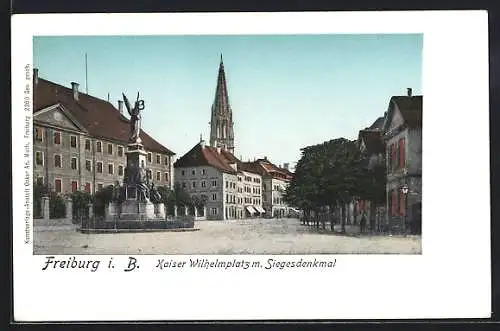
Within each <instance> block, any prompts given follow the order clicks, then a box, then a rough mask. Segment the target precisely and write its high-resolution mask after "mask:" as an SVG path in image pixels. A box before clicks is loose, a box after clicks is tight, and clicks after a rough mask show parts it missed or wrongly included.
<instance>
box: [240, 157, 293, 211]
mask: <svg viewBox="0 0 500 331" xmlns="http://www.w3.org/2000/svg"><path fill="white" fill-rule="evenodd" d="M246 165H247V166H249V167H252V168H253V169H255V172H256V173H259V174H260V175H261V176H262V206H263V209H264V211H265V216H266V217H286V216H287V215H288V205H287V204H286V203H285V200H284V195H285V192H286V189H287V188H288V185H289V184H290V181H291V180H292V176H293V174H292V173H291V172H290V171H289V170H288V164H285V165H284V166H283V167H280V166H277V165H275V164H273V163H272V162H270V161H269V160H268V159H267V157H264V158H263V159H258V160H256V161H253V162H247V163H246Z"/></svg>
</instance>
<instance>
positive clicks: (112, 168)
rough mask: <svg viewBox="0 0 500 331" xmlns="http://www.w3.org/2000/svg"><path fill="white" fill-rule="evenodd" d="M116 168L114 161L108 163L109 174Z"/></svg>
mask: <svg viewBox="0 0 500 331" xmlns="http://www.w3.org/2000/svg"><path fill="white" fill-rule="evenodd" d="M113 170H114V166H113V163H108V174H110V175H112V174H113Z"/></svg>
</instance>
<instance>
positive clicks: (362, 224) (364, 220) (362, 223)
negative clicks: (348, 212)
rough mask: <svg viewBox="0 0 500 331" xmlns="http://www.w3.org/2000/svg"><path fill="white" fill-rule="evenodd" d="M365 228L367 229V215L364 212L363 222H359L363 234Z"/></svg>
mask: <svg viewBox="0 0 500 331" xmlns="http://www.w3.org/2000/svg"><path fill="white" fill-rule="evenodd" d="M365 227H366V214H365V212H364V211H363V213H362V214H361V220H360V222H359V230H360V232H361V233H363V232H365Z"/></svg>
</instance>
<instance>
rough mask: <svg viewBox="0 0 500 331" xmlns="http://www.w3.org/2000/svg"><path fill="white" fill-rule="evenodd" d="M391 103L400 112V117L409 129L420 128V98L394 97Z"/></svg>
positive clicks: (418, 96) (417, 96) (419, 96)
mask: <svg viewBox="0 0 500 331" xmlns="http://www.w3.org/2000/svg"><path fill="white" fill-rule="evenodd" d="M392 103H394V104H396V105H397V106H398V108H399V111H400V112H401V116H403V119H404V120H405V122H406V124H408V126H409V127H411V128H415V127H419V126H422V96H421V95H416V96H394V97H392V98H391V103H390V104H391V106H390V107H392Z"/></svg>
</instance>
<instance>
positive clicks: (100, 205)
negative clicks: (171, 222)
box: [33, 183, 207, 220]
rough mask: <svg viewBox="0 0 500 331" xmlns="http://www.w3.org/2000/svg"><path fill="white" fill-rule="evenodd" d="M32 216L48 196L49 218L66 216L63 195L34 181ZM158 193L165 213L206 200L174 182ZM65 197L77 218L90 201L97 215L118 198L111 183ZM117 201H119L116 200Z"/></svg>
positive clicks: (37, 214) (85, 213)
mask: <svg viewBox="0 0 500 331" xmlns="http://www.w3.org/2000/svg"><path fill="white" fill-rule="evenodd" d="M33 187H34V194H33V195H34V208H33V209H34V216H35V218H39V217H41V215H42V210H41V209H42V197H43V196H48V197H49V210H50V218H63V217H65V216H66V201H65V195H61V194H57V193H56V192H54V191H51V190H50V189H49V188H48V186H47V185H44V184H40V183H35V184H34V186H33ZM157 189H158V191H159V193H160V195H161V202H162V203H164V204H165V206H167V213H168V214H169V215H173V214H174V208H175V206H176V205H177V206H178V207H184V206H186V207H188V208H198V209H199V210H201V209H203V207H204V206H205V204H206V202H207V197H206V196H194V197H191V196H190V195H189V194H188V193H187V192H186V191H185V190H184V189H183V188H182V187H181V186H180V185H178V184H176V185H175V186H174V189H169V188H167V187H164V186H159V187H157ZM66 197H71V200H72V205H73V219H74V220H79V219H81V218H82V217H83V218H86V217H87V216H88V205H89V203H92V204H93V205H94V213H95V215H97V216H104V210H105V206H106V205H107V204H109V203H110V202H112V201H114V200H116V199H119V197H117V196H116V195H114V187H113V185H109V186H107V187H104V188H103V189H102V190H99V191H97V192H96V193H95V195H94V196H93V195H92V194H90V193H88V192H84V191H76V192H73V193H71V194H68V195H66ZM116 202H119V201H116Z"/></svg>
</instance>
